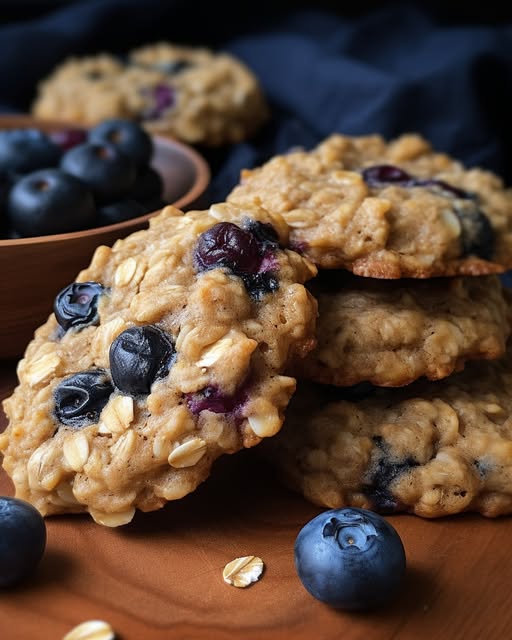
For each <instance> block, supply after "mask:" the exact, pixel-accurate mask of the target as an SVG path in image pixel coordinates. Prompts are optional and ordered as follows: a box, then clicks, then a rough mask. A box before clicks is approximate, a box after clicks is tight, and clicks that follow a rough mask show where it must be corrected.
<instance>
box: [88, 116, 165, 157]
mask: <svg viewBox="0 0 512 640" xmlns="http://www.w3.org/2000/svg"><path fill="white" fill-rule="evenodd" d="M88 141H89V142H90V143H92V144H99V145H104V144H109V145H113V146H114V147H116V148H117V149H119V151H122V152H123V153H124V154H125V155H127V156H128V157H130V158H132V160H133V161H134V162H135V164H136V166H137V167H145V166H146V165H148V164H149V161H150V160H151V156H152V155H153V140H152V138H151V136H150V135H149V134H148V133H147V132H146V131H145V129H143V128H142V127H141V126H140V125H139V124H138V123H137V122H133V121H132V120H123V119H121V118H110V119H108V120H104V121H103V122H101V123H100V124H98V125H96V126H95V127H93V128H92V129H91V130H90V131H89V136H88Z"/></svg>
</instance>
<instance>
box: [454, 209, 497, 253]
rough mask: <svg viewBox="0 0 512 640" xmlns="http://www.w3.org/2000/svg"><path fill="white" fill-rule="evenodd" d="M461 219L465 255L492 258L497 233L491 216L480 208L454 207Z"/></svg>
mask: <svg viewBox="0 0 512 640" xmlns="http://www.w3.org/2000/svg"><path fill="white" fill-rule="evenodd" d="M454 211H455V214H456V215H457V218H458V219H459V222H460V225H461V228H462V233H461V242H462V251H463V253H464V255H474V256H478V257H479V258H483V259H484V260H491V259H492V257H493V255H494V247H495V245H496V233H495V231H494V229H493V227H492V225H491V223H490V221H489V218H488V217H487V216H486V215H485V214H484V213H482V211H480V209H477V208H474V209H464V210H463V209H457V208H455V209H454Z"/></svg>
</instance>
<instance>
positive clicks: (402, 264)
mask: <svg viewBox="0 0 512 640" xmlns="http://www.w3.org/2000/svg"><path fill="white" fill-rule="evenodd" d="M228 200H229V201H232V202H240V203H247V202H254V203H258V204H260V205H262V206H264V207H266V208H268V209H269V210H271V211H275V212H279V213H281V214H282V215H283V216H284V218H285V219H286V221H287V222H288V224H289V225H290V227H291V233H290V242H291V246H292V247H295V248H296V249H297V250H298V251H300V252H301V253H303V254H304V255H305V256H307V257H308V258H309V259H310V260H312V261H313V262H314V263H316V264H317V265H318V266H319V267H322V268H326V269H332V268H345V269H348V270H350V271H352V272H353V273H355V274H356V275H361V276H366V277H373V278H405V277H412V278H428V277H432V276H453V275H484V274H489V273H501V272H503V271H505V270H506V269H507V268H510V267H511V266H512V191H511V190H510V189H505V188H504V185H503V183H502V181H501V179H500V178H499V177H497V176H496V175H494V174H492V173H491V172H489V171H484V170H482V169H477V168H475V169H466V168H465V167H464V166H463V165H462V164H461V163H460V162H457V161H456V160H455V159H453V158H450V157H449V156H448V155H446V154H443V153H438V152H436V151H435V150H433V149H432V147H431V145H430V144H429V143H428V141H426V140H425V139H423V138H422V137H420V136H418V135H414V134H407V135H403V136H401V137H399V138H397V139H395V140H392V141H390V142H386V141H385V140H384V139H383V138H382V137H381V136H377V135H374V136H363V137H349V136H343V135H340V134H333V135H331V136H329V137H328V138H327V139H325V140H324V141H323V142H322V143H321V144H319V145H318V146H317V147H316V148H315V149H313V150H312V151H303V150H298V151H292V152H290V153H288V154H285V155H279V156H275V157H274V158H271V159H270V160H269V161H268V162H267V163H266V164H264V165H263V166H261V167H258V168H255V169H247V170H244V171H242V174H241V180H240V184H239V185H237V186H236V187H235V188H234V189H233V190H232V192H231V193H230V195H229V196H228Z"/></svg>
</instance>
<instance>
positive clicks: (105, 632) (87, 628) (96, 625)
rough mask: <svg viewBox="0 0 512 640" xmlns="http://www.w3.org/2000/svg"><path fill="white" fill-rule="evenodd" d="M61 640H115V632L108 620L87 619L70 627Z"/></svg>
mask: <svg viewBox="0 0 512 640" xmlns="http://www.w3.org/2000/svg"><path fill="white" fill-rule="evenodd" d="M62 640H115V633H114V630H113V629H112V627H111V626H110V625H109V624H108V622H104V621H103V620H87V622H82V623H80V624H79V625H77V626H76V627H74V628H73V629H71V631H69V632H68V633H66V635H65V636H64V638H63V639H62Z"/></svg>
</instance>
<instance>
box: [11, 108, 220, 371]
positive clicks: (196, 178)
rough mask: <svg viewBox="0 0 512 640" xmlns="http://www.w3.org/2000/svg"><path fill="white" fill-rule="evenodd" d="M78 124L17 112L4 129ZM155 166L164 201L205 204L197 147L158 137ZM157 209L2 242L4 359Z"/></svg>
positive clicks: (15, 354)
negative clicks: (101, 252) (101, 253)
mask: <svg viewBox="0 0 512 640" xmlns="http://www.w3.org/2000/svg"><path fill="white" fill-rule="evenodd" d="M69 126H73V125H70V124H69V123H62V122H60V123H59V122H43V121H38V120H34V119H33V118H30V117H27V116H23V115H14V116H3V117H0V129H16V128H29V127H33V128H37V129H40V130H41V131H46V132H51V131H55V130H58V129H62V128H65V127H69ZM154 143H155V152H154V155H153V161H152V163H151V164H152V166H153V167H154V168H155V169H156V170H157V171H158V172H159V173H160V175H161V176H162V179H163V181H164V199H165V200H166V201H167V202H169V203H170V204H172V205H174V206H175V207H177V208H179V209H182V210H189V209H191V208H192V207H196V208H202V207H203V205H204V203H201V197H203V198H204V196H205V192H206V188H207V186H208V183H209V181H210V170H209V166H208V164H207V162H206V160H204V158H203V157H202V156H201V155H200V154H199V153H197V152H196V151H195V150H194V149H193V148H192V147H189V146H188V145H186V144H183V143H181V142H177V141H175V140H173V139H171V138H166V137H163V136H154ZM156 213H158V212H153V213H149V214H146V215H144V216H141V217H139V218H133V219H132V220H126V221H124V222H119V223H117V224H111V225H108V226H104V227H97V228H94V229H87V230H85V231H75V232H73V233H61V234H57V235H48V236H40V237H34V238H20V239H14V240H0V273H1V274H2V276H1V281H0V282H1V284H0V315H1V320H0V358H2V359H6V358H19V357H21V356H22V355H23V352H24V350H25V347H26V346H27V344H28V342H29V341H30V340H31V339H32V336H33V333H34V330H35V329H37V327H38V326H40V325H41V324H43V323H44V322H45V321H46V319H47V318H48V315H49V314H50V313H51V312H52V308H53V300H54V298H55V296H56V295H57V293H58V292H59V291H60V290H61V289H62V288H63V287H65V286H66V285H67V284H69V283H70V282H73V281H74V279H75V277H76V275H77V274H78V272H79V271H81V270H82V269H84V268H85V267H87V266H88V264H89V262H90V260H91V258H92V255H93V253H94V250H95V249H96V247H98V246H99V245H102V244H103V245H108V246H111V245H112V244H113V243H114V242H115V240H117V239H118V238H124V237H126V236H127V235H129V234H130V233H132V232H134V231H137V230H139V229H143V228H145V227H147V226H148V221H149V219H150V218H151V217H152V216H154V215H156Z"/></svg>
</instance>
